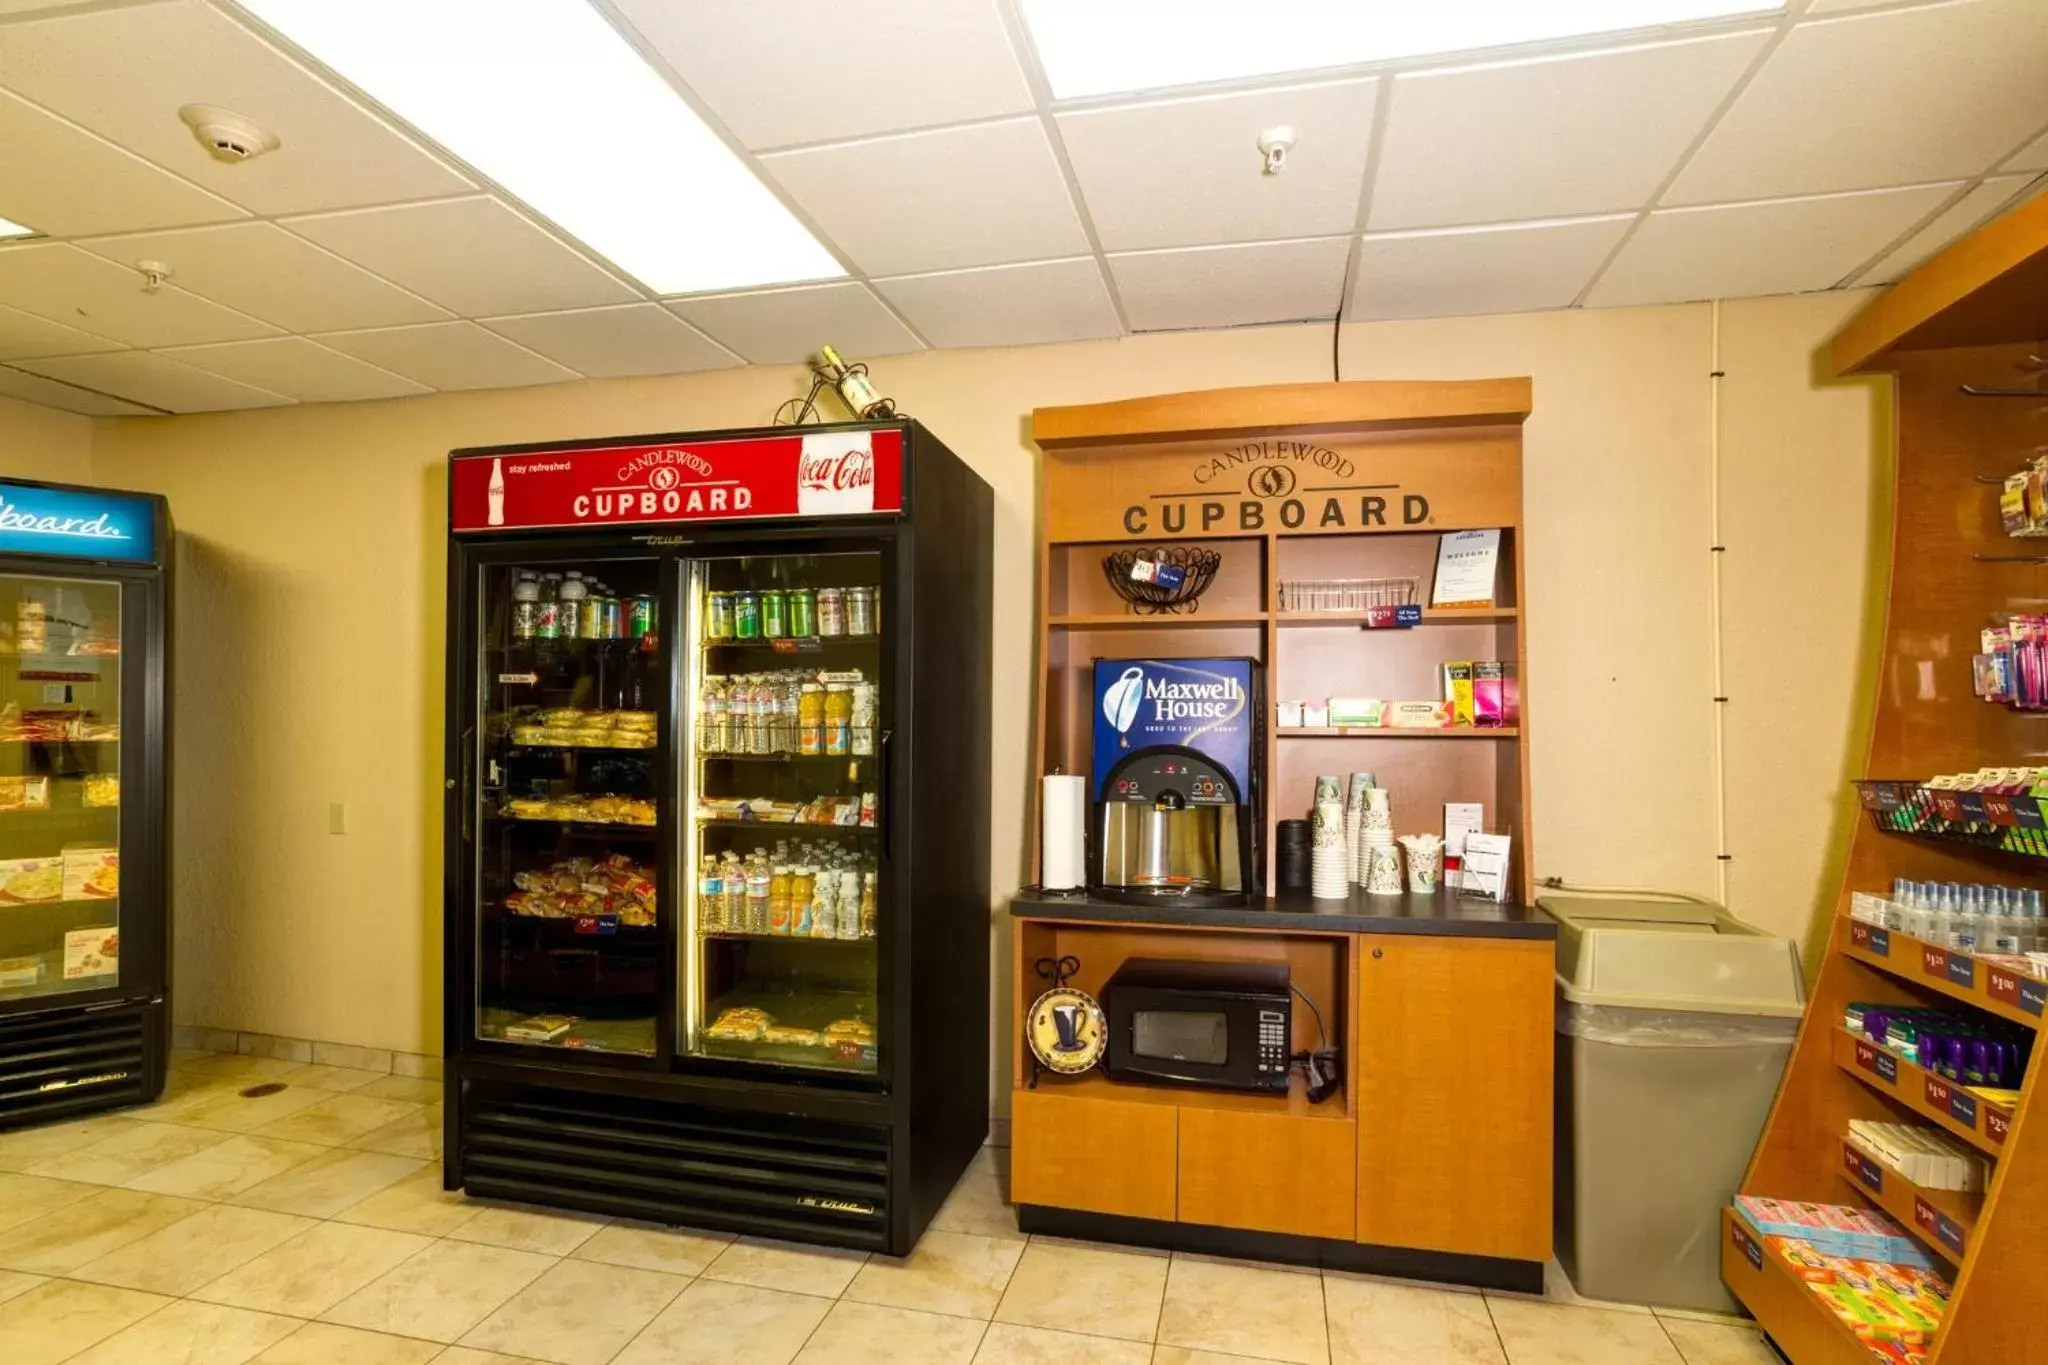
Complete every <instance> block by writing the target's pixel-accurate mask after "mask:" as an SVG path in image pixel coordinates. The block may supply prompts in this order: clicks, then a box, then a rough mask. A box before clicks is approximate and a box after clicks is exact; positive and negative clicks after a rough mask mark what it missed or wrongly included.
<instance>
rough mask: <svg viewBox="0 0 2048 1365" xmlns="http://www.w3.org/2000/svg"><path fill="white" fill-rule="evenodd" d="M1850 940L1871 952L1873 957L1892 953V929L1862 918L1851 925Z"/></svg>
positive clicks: (1887, 955) (1888, 955)
mask: <svg viewBox="0 0 2048 1365" xmlns="http://www.w3.org/2000/svg"><path fill="white" fill-rule="evenodd" d="M1849 942H1851V943H1853V944H1855V945H1856V946H1857V947H1858V948H1861V949H1862V950H1863V951H1864V952H1866V953H1869V954H1870V955H1871V956H1872V957H1890V956H1891V955H1892V931H1891V930H1889V929H1883V928H1879V927H1878V926H1877V925H1875V924H1865V923H1863V922H1862V921H1861V920H1858V921H1856V922H1855V923H1852V924H1851V925H1850V926H1849Z"/></svg>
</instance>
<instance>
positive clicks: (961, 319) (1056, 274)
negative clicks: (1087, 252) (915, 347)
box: [875, 257, 1122, 346]
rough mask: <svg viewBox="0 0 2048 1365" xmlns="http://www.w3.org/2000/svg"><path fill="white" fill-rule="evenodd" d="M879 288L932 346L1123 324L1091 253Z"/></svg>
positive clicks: (1001, 341)
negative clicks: (1082, 256)
mask: <svg viewBox="0 0 2048 1365" xmlns="http://www.w3.org/2000/svg"><path fill="white" fill-rule="evenodd" d="M875 288H877V289H879V290H881V291H882V294H883V295H884V296H885V297H886V298H887V299H888V300H889V302H891V303H893V304H895V305H896V307H897V308H898V309H900V310H901V311H902V313H903V316H904V317H906V318H908V319H909V320H910V325H911V326H913V327H915V328H917V330H918V331H919V332H920V333H922V334H923V335H924V337H925V339H926V340H927V341H929V342H931V343H932V345H934V346H1028V345H1033V344H1035V343H1038V342H1043V341H1085V340H1089V339H1091V338H1095V337H1113V336H1116V335H1118V334H1119V332H1120V331H1121V330H1122V328H1121V327H1120V326H1119V324H1118V322H1117V316H1116V306H1115V305H1114V304H1113V303H1111V302H1110V298H1109V290H1108V289H1107V288H1105V287H1104V286H1103V283H1102V272H1101V271H1100V270H1099V269H1097V267H1096V264H1095V261H1094V259H1093V258H1090V257H1084V258H1082V259H1080V260H1072V261H1037V262H1033V263H1032V264H1029V265H1010V266H1000V267H998V268H996V269H993V270H954V271H948V272H946V273H943V274H937V275H908V276H905V277H904V278H902V279H897V280H878V281H876V282H875Z"/></svg>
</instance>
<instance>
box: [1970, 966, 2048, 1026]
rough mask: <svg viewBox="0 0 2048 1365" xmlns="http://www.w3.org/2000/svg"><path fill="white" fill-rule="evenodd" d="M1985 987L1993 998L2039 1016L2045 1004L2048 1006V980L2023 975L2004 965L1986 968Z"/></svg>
mask: <svg viewBox="0 0 2048 1365" xmlns="http://www.w3.org/2000/svg"><path fill="white" fill-rule="evenodd" d="M1984 989H1985V991H1986V993H1988V994H1989V995H1990V996H1991V998H1992V999H1993V1000H1997V1001H2000V1002H2002V1003H2004V1004H2007V1005H2011V1006H2012V1007H2013V1008H2014V1009H2017V1010H2025V1011H2026V1012H2027V1013H2028V1014H2031V1015H2035V1016H2036V1017H2038V1016H2039V1015H2040V1014H2041V1011H2042V1009H2043V1007H2044V1006H2048V981H2043V980H2041V979H2040V978H2038V977H2031V976H2021V975H2020V974H2019V973H2018V972H2009V971H2007V970H2006V969H2005V968H2003V967H1986V968H1985V969H1984Z"/></svg>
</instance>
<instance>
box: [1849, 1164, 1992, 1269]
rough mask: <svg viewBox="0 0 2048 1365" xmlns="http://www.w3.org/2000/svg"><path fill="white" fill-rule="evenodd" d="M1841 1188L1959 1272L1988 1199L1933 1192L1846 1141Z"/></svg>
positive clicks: (1955, 1193) (1954, 1192) (1948, 1191)
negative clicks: (1873, 1207)
mask: <svg viewBox="0 0 2048 1365" xmlns="http://www.w3.org/2000/svg"><path fill="white" fill-rule="evenodd" d="M1842 1182H1843V1183H1844V1184H1846V1185H1847V1186H1848V1187H1849V1188H1850V1189H1852V1190H1854V1191H1855V1192H1856V1195H1857V1197H1858V1198H1860V1199H1862V1200H1863V1201H1864V1202H1865V1203H1868V1204H1874V1205H1876V1206H1877V1207H1878V1208H1881V1209H1883V1210H1884V1211H1885V1212H1886V1213H1888V1214H1890V1215H1891V1216H1892V1217H1893V1218H1895V1219H1897V1220H1898V1222H1899V1224H1900V1226H1902V1227H1904V1228H1905V1229H1906V1230H1907V1231H1909V1232H1911V1233H1912V1234H1913V1235H1914V1236H1915V1237H1918V1238H1919V1239H1920V1240H1921V1241H1922V1242H1924V1243H1926V1245H1927V1249H1928V1250H1929V1251H1931V1252H1933V1253H1934V1254H1935V1255H1937V1256H1939V1257H1941V1258H1942V1259H1943V1260H1945V1261H1947V1262H1948V1263H1949V1264H1950V1265H1956V1266H1959V1265H1961V1264H1962V1263H1963V1257H1964V1255H1965V1254H1966V1253H1967V1252H1968V1251H1969V1243H1970V1234H1971V1233H1972V1232H1973V1231H1974V1230H1975V1228H1976V1226H1977V1218H1978V1215H1980V1214H1981V1213H1983V1211H1984V1196H1983V1195H1981V1194H1962V1193H1960V1192H1958V1191H1955V1190H1929V1189H1923V1188H1921V1187H1920V1186H1919V1185H1916V1184H1914V1183H1913V1182H1912V1181H1910V1180H1908V1179H1907V1178H1906V1177H1905V1176H1904V1175H1902V1174H1900V1173H1899V1172H1897V1171H1895V1170H1893V1169H1892V1168H1891V1167H1889V1166H1886V1165H1884V1164H1883V1163H1882V1162H1879V1161H1874V1160H1872V1159H1871V1158H1870V1157H1867V1156H1865V1155H1864V1154H1863V1153H1862V1152H1860V1151H1858V1150H1857V1149H1856V1145H1855V1144H1854V1143H1852V1142H1850V1141H1849V1140H1848V1139H1847V1138H1843V1139H1842Z"/></svg>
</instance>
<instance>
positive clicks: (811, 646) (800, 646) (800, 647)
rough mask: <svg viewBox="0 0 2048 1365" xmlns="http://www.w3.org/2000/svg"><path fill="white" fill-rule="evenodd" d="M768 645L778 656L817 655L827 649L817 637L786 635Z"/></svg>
mask: <svg viewBox="0 0 2048 1365" xmlns="http://www.w3.org/2000/svg"><path fill="white" fill-rule="evenodd" d="M768 643H769V645H770V647H771V648H773V649H774V651H775V652H776V653H777V654H816V653H818V652H819V651H820V650H822V649H824V648H825V642H824V641H823V640H820V639H819V638H818V637H817V636H815V635H785V636H782V637H781V638H779V639H775V640H771V641H769V642H768Z"/></svg>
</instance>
